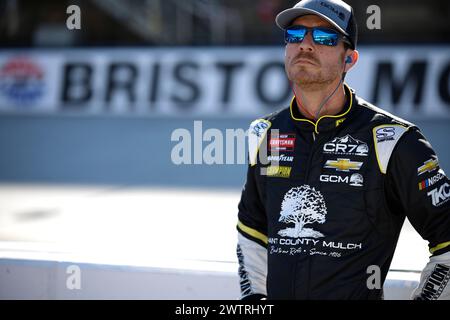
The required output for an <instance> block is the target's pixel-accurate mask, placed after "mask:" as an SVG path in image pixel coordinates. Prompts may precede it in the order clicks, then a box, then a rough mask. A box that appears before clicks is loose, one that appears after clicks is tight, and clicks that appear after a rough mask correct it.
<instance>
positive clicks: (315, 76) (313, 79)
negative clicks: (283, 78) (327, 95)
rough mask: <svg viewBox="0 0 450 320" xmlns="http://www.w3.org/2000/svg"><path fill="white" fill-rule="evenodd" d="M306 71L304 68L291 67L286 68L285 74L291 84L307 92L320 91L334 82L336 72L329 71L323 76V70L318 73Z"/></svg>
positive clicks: (306, 68)
mask: <svg viewBox="0 0 450 320" xmlns="http://www.w3.org/2000/svg"><path fill="white" fill-rule="evenodd" d="M308 69H309V68H308V67H305V66H299V65H293V66H292V67H290V68H286V73H287V76H288V78H289V80H290V81H291V82H292V83H294V84H295V85H297V86H299V87H300V88H302V89H303V90H307V91H318V90H322V89H324V88H326V87H328V86H329V85H330V84H332V83H333V82H334V81H335V80H336V77H337V73H336V70H329V71H327V72H326V73H325V74H324V71H323V69H321V70H318V71H312V70H308Z"/></svg>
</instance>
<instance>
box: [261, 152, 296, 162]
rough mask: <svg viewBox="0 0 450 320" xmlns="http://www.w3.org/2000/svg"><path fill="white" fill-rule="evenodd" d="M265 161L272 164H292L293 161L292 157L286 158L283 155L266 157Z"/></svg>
mask: <svg viewBox="0 0 450 320" xmlns="http://www.w3.org/2000/svg"><path fill="white" fill-rule="evenodd" d="M267 160H268V161H273V162H292V161H294V156H287V155H285V154H280V155H270V156H268V157H267Z"/></svg>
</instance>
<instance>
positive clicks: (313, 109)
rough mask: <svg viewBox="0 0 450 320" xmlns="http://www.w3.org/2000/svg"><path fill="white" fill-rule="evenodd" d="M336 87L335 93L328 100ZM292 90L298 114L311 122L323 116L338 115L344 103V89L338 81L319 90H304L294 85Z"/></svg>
mask: <svg viewBox="0 0 450 320" xmlns="http://www.w3.org/2000/svg"><path fill="white" fill-rule="evenodd" d="M336 87H337V90H336V92H335V93H334V94H333V95H332V96H331V97H330V98H329V96H330V95H331V94H332V93H333V91H334V90H335V89H336ZM293 89H294V93H295V99H296V102H297V107H298V109H299V111H300V113H301V114H302V115H303V116H304V117H306V118H308V119H311V120H317V119H318V118H320V117H321V116H323V115H336V114H338V113H339V112H340V111H341V110H342V109H343V107H344V104H345V101H346V97H345V89H344V86H343V85H342V83H341V82H340V81H339V80H338V81H337V82H333V83H332V84H330V85H328V86H326V87H324V88H320V89H318V88H313V89H311V88H305V87H303V86H298V85H297V84H294V87H293ZM328 98H329V99H328ZM327 99H328V101H326V100H327ZM319 109H320V110H319Z"/></svg>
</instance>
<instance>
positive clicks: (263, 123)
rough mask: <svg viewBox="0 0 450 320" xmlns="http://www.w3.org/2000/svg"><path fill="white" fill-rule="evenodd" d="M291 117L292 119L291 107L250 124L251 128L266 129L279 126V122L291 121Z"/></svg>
mask: <svg viewBox="0 0 450 320" xmlns="http://www.w3.org/2000/svg"><path fill="white" fill-rule="evenodd" d="M289 117H290V113H289V107H286V108H282V109H279V110H277V111H274V112H271V113H269V114H266V115H264V116H262V117H260V118H257V119H255V120H253V121H252V123H251V124H250V128H254V127H256V128H264V129H265V128H266V127H267V126H269V127H270V126H273V125H274V124H277V123H278V122H279V121H284V120H286V119H289Z"/></svg>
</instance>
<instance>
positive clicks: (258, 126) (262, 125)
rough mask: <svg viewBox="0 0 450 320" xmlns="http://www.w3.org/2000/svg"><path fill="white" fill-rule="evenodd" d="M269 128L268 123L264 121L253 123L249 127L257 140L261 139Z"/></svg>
mask: <svg viewBox="0 0 450 320" xmlns="http://www.w3.org/2000/svg"><path fill="white" fill-rule="evenodd" d="M269 127H270V122H269V121H267V120H264V119H261V120H259V121H258V122H255V123H254V124H253V125H252V127H251V130H252V131H251V132H252V133H253V134H254V135H256V136H257V137H258V138H261V137H262V135H263V134H264V133H265V132H266V130H267V129H269Z"/></svg>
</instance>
